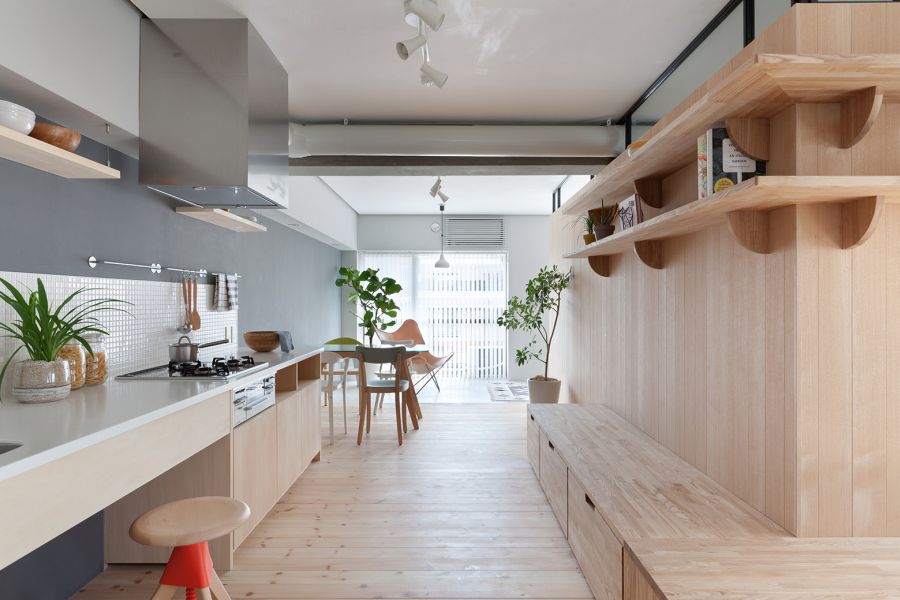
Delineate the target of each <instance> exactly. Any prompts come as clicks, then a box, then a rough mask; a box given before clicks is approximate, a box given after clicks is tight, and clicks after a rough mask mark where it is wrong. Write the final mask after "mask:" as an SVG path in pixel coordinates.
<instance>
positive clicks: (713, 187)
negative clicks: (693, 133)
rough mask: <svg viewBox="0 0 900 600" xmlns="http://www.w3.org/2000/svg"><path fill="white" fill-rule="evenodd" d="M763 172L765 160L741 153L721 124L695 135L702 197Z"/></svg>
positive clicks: (698, 179) (698, 181) (698, 183)
mask: <svg viewBox="0 0 900 600" xmlns="http://www.w3.org/2000/svg"><path fill="white" fill-rule="evenodd" d="M765 174H766V163H765V161H762V160H754V159H752V158H750V157H749V156H746V155H745V154H743V153H742V152H741V151H740V150H738V149H737V146H735V145H734V143H733V142H732V141H731V139H730V138H729V137H728V131H727V130H726V129H725V128H724V127H713V128H712V129H709V130H708V131H707V132H706V133H704V134H703V135H701V136H700V137H699V138H697V187H698V190H699V192H700V197H701V198H708V197H709V196H712V195H713V194H715V193H716V192H721V191H722V190H725V189H728V188H730V187H731V186H733V185H737V184H738V183H741V182H742V181H746V180H747V179H750V178H752V177H756V176H757V175H765Z"/></svg>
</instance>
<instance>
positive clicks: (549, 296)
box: [497, 265, 572, 403]
mask: <svg viewBox="0 0 900 600" xmlns="http://www.w3.org/2000/svg"><path fill="white" fill-rule="evenodd" d="M571 280H572V274H571V273H563V272H561V271H560V270H559V268H558V267H557V266H556V265H553V268H549V267H543V268H541V270H540V271H539V272H538V274H537V276H536V277H534V278H533V279H531V280H530V281H529V282H528V284H527V285H526V286H525V298H524V299H521V298H519V297H518V296H513V297H512V298H510V299H509V302H508V303H507V305H506V310H504V311H503V314H501V315H500V317H499V318H498V319H497V325H500V326H501V327H506V328H507V329H509V330H510V331H527V332H532V333H533V337H532V339H531V341H530V342H529V343H528V344H527V345H526V346H525V347H524V348H519V349H518V350H516V364H518V365H519V366H520V367H521V366H522V365H524V364H525V363H527V362H528V361H531V360H537V361H539V362H542V363H544V374H543V376H541V375H538V376H536V377H532V378H531V379H529V380H528V395H529V397H530V398H531V401H532V402H535V403H553V402H558V401H559V386H560V381H559V380H558V379H551V378H550V348H551V346H552V345H553V336H554V335H555V334H556V325H557V323H558V322H559V305H560V300H561V299H562V293H563V290H565V289H566V288H568V287H569V282H570V281H571ZM545 318H546V320H547V323H550V325H549V326H548V325H547V324H546V323H545Z"/></svg>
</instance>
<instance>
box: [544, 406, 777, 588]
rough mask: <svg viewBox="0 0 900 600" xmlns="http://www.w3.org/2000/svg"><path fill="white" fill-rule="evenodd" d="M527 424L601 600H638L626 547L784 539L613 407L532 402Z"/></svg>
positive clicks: (547, 487) (553, 498) (553, 500)
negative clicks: (626, 577)
mask: <svg viewBox="0 0 900 600" xmlns="http://www.w3.org/2000/svg"><path fill="white" fill-rule="evenodd" d="M527 418H528V457H529V460H530V462H531V465H532V467H533V468H534V470H535V473H536V474H537V476H538V479H539V480H540V483H541V487H543V489H544V493H545V494H546V495H547V499H548V500H549V502H550V506H551V508H552V509H553V513H554V514H555V515H556V517H557V519H558V521H559V524H560V526H561V527H562V529H563V531H565V532H566V536H567V537H568V540H569V545H570V546H571V547H572V551H573V553H574V554H575V557H576V558H577V559H578V563H579V565H580V566H581V569H582V571H583V572H584V576H585V578H586V579H587V582H588V584H589V585H590V587H591V590H592V591H593V593H594V596H595V597H596V598H598V599H603V600H606V599H611V598H616V599H620V598H623V597H625V598H631V597H635V596H632V595H631V593H630V592H629V590H628V589H626V586H624V585H623V560H624V558H623V551H624V548H625V546H626V544H628V543H629V542H632V541H633V542H638V541H643V540H668V539H685V538H693V539H734V538H737V539H745V540H755V539H761V540H772V541H774V540H779V539H783V538H785V537H790V534H789V533H788V532H786V531H785V530H783V529H782V528H780V527H779V526H777V525H776V524H774V523H773V522H771V521H770V520H768V519H767V518H766V517H764V516H763V515H762V514H760V513H758V512H757V511H756V510H754V509H753V508H751V507H750V506H748V505H747V504H746V503H744V502H743V501H742V500H740V499H738V498H737V497H736V496H734V495H733V494H731V493H730V492H728V491H727V490H725V489H724V488H723V487H722V486H720V485H719V484H717V483H716V482H714V481H713V480H712V479H710V478H709V477H707V476H706V475H704V474H703V473H701V472H700V471H698V470H697V469H695V468H694V467H692V466H690V465H689V464H688V463H686V462H685V461H683V460H681V459H680V458H678V457H677V456H676V455H674V454H673V453H672V452H670V451H669V450H667V449H666V448H664V447H663V446H661V445H660V444H658V443H657V442H655V441H654V440H652V439H650V438H649V437H648V436H647V435H646V434H644V433H642V432H640V431H639V430H637V429H636V428H635V427H634V426H632V425H631V424H629V423H628V422H626V421H625V420H624V419H622V418H621V417H619V416H618V415H616V414H615V413H614V412H613V411H612V410H610V409H607V408H604V407H600V408H591V409H588V408H585V407H583V406H579V405H574V404H562V405H534V404H533V405H529V408H528V417H527ZM650 597H651V598H652V596H650Z"/></svg>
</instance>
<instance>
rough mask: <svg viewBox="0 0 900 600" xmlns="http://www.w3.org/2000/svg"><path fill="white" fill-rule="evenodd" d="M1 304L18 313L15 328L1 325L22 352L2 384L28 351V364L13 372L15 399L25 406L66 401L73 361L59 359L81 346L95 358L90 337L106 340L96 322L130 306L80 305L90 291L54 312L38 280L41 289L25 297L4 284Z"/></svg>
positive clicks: (0, 377)
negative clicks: (106, 313)
mask: <svg viewBox="0 0 900 600" xmlns="http://www.w3.org/2000/svg"><path fill="white" fill-rule="evenodd" d="M0 284H2V286H3V287H4V288H6V289H5V291H4V290H2V289H0V300H2V301H3V302H5V303H6V304H8V305H9V306H10V307H11V308H12V309H13V311H15V313H16V317H17V318H16V319H15V320H14V321H13V322H11V323H0V331H2V336H3V337H6V338H10V339H13V340H15V341H16V342H18V344H19V345H18V347H17V348H16V349H15V350H14V351H13V353H12V354H11V355H10V356H9V358H7V359H6V362H5V363H4V365H3V369H2V370H0V384H2V382H3V379H4V378H5V376H6V371H7V369H8V368H9V366H10V363H12V361H13V359H14V358H15V357H16V355H17V354H18V353H19V351H20V350H22V349H23V348H24V349H25V351H26V352H27V353H28V360H23V361H20V362H17V363H16V364H15V365H13V370H12V395H13V397H14V398H16V399H17V400H19V401H20V402H29V403H30V402H53V401H56V400H62V399H63V398H65V397H66V396H68V395H69V392H70V391H71V383H72V374H71V371H70V367H69V361H68V360H65V359H61V358H60V356H59V354H60V350H62V348H63V346H65V345H66V344H68V343H70V342H72V341H76V342H78V343H80V344H81V345H82V346H84V348H85V350H86V351H87V353H88V354H90V355H91V356H93V350H92V349H91V345H90V344H89V343H88V342H87V340H86V339H85V337H86V336H87V335H89V334H101V335H107V332H106V331H105V330H104V329H103V328H102V327H101V324H100V321H99V320H98V319H97V313H98V312H100V311H102V310H121V309H116V308H114V307H112V306H111V305H113V304H119V303H121V304H126V303H125V302H123V301H121V300H113V299H109V298H100V299H93V300H85V301H84V302H76V300H77V299H78V298H79V296H81V295H82V294H84V293H85V292H87V291H89V290H88V289H87V288H81V289H77V290H75V291H74V292H72V293H71V294H69V295H68V296H67V297H66V298H65V300H63V301H62V302H61V303H60V304H59V306H57V307H55V308H54V307H52V306H51V305H50V301H49V298H48V296H47V289H46V288H45V287H44V282H43V281H41V280H40V279H38V280H37V289H36V290H31V289H26V291H25V293H22V292H20V291H19V290H18V289H16V287H15V286H14V285H12V284H11V283H10V282H8V281H6V280H5V279H3V278H0Z"/></svg>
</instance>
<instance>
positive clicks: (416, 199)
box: [322, 175, 563, 215]
mask: <svg viewBox="0 0 900 600" xmlns="http://www.w3.org/2000/svg"><path fill="white" fill-rule="evenodd" d="M434 179H435V178H434V177H410V176H397V177H390V176H378V177H322V180H323V181H324V182H325V183H326V184H328V185H329V186H330V187H331V189H333V190H334V191H335V192H337V194H338V195H340V196H341V197H342V198H343V199H344V200H346V201H347V203H348V204H349V205H350V206H351V207H353V210H355V211H356V212H358V213H359V214H362V215H365V214H388V215H391V214H396V215H399V214H429V213H434V214H438V210H439V209H438V205H439V204H440V201H439V200H437V199H435V198H432V197H431V195H430V194H429V193H428V190H429V189H431V186H432V184H433V183H434ZM562 179H563V178H562V177H560V176H556V175H528V176H496V177H479V176H464V177H444V178H442V182H443V185H442V187H441V191H443V192H444V193H445V194H447V195H448V196H450V201H449V202H448V203H447V214H470V215H471V214H496V215H546V214H550V198H551V196H552V194H553V190H554V189H556V186H558V185H559V183H560V181H562Z"/></svg>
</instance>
